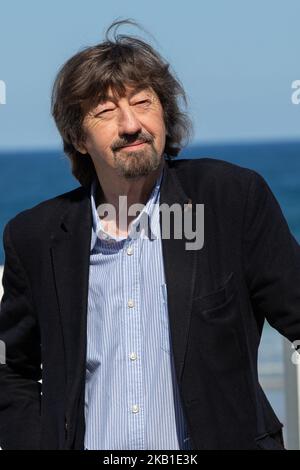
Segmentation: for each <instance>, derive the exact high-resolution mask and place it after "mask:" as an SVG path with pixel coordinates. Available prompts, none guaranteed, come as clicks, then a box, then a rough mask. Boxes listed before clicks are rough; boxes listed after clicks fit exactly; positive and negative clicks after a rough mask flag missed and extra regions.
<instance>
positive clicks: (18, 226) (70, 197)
mask: <svg viewBox="0 0 300 470" xmlns="http://www.w3.org/2000/svg"><path fill="white" fill-rule="evenodd" d="M88 194H89V190H88V188H85V187H83V186H79V187H77V188H75V189H73V190H71V191H68V192H65V193H62V194H59V195H57V196H55V197H53V198H51V199H46V200H45V201H42V202H40V203H39V204H36V205H35V206H33V207H31V208H28V209H26V210H23V211H21V212H19V213H18V214H17V215H16V216H14V217H13V218H11V219H10V220H9V221H8V222H7V223H6V225H5V227H4V235H3V236H4V237H5V233H6V232H8V230H9V232H10V234H11V237H12V239H13V241H15V242H16V243H17V244H18V241H19V240H21V239H23V241H24V239H25V240H26V238H28V237H30V238H31V239H34V238H40V237H41V236H42V235H43V234H46V233H48V232H49V230H50V229H51V227H53V224H57V222H58V221H59V220H60V217H61V214H63V213H64V212H65V211H66V210H68V207H70V206H71V205H74V204H76V203H78V202H79V201H81V200H82V199H84V198H85V197H87V196H88ZM26 236H27V237H26Z"/></svg>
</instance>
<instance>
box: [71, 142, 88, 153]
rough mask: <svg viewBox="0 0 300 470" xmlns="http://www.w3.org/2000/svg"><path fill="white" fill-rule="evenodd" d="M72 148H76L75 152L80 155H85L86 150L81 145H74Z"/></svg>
mask: <svg viewBox="0 0 300 470" xmlns="http://www.w3.org/2000/svg"><path fill="white" fill-rule="evenodd" d="M74 147H75V148H76V150H77V151H78V152H80V153H82V154H84V155H85V154H87V153H88V152H87V149H86V148H85V146H84V145H83V144H77V145H74Z"/></svg>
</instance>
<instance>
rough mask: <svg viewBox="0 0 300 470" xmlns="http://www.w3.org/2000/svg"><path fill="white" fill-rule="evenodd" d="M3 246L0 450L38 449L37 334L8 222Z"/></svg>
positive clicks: (34, 314)
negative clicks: (2, 352) (3, 353)
mask: <svg viewBox="0 0 300 470" xmlns="http://www.w3.org/2000/svg"><path fill="white" fill-rule="evenodd" d="M3 245H4V251H5V264H4V272H3V279H2V284H3V291H4V293H3V297H2V300H1V306H0V340H1V347H2V351H4V352H5V355H4V359H3V355H2V360H1V364H0V446H1V447H2V449H38V448H39V441H40V395H41V384H40V383H39V380H40V379H41V353H40V334H39V328H38V322H37V317H36V313H35V311H34V307H33V302H32V297H31V292H30V285H29V282H28V278H27V275H26V272H25V270H24V267H23V266H22V264H21V260H20V258H19V256H18V254H17V252H16V249H15V247H14V245H13V241H12V235H11V222H9V223H8V224H7V225H6V226H5V229H4V234H3ZM33 256H34V254H33Z"/></svg>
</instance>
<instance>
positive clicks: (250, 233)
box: [243, 171, 300, 341]
mask: <svg viewBox="0 0 300 470" xmlns="http://www.w3.org/2000/svg"><path fill="white" fill-rule="evenodd" d="M251 173H252V176H251V182H250V185H249V190H248V200H247V204H246V210H245V217H244V235H243V257H244V269H245V275H246V281H247V285H248V289H249V292H250V298H251V303H252V307H253V309H254V312H255V313H256V314H257V315H262V316H263V317H265V318H266V319H267V320H268V322H269V323H270V325H272V326H273V327H274V328H275V329H276V330H278V331H279V332H280V333H281V334H282V335H283V336H285V337H286V338H288V339H289V340H290V341H294V340H297V339H298V340H299V339H300V246H299V244H298V242H297V241H296V239H295V238H294V236H293V235H292V233H291V232H290V230H289V227H288V224H287V222H286V220H285V218H284V216H283V213H282V210H281V208H280V206H279V204H278V202H277V200H276V199H275V197H274V195H273V193H272V191H271V189H270V188H269V186H268V184H267V183H266V181H265V180H264V178H263V177H262V176H260V175H259V174H258V173H256V172H254V171H253V172H251Z"/></svg>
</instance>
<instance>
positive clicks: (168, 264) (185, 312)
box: [160, 163, 197, 382]
mask: <svg viewBox="0 0 300 470" xmlns="http://www.w3.org/2000/svg"><path fill="white" fill-rule="evenodd" d="M170 165H171V163H170ZM164 203H165V204H167V205H168V206H169V207H170V206H172V205H173V204H179V205H180V207H181V214H183V213H184V209H187V210H191V211H192V220H193V227H194V226H195V214H196V212H195V206H194V205H193V203H192V200H191V199H190V198H189V197H188V196H187V195H186V194H185V192H184V190H183V188H182V185H181V183H180V181H179V179H178V177H177V175H176V173H175V169H174V168H172V166H168V164H166V167H165V175H164V180H163V182H162V186H161V194H160V204H164ZM189 208H191V209H189ZM171 220H172V219H171ZM170 225H171V230H170V238H169V239H167V238H162V251H163V259H164V269H165V276H166V284H167V291H168V311H169V324H170V330H171V338H172V345H173V354H174V363H175V367H176V371H177V377H178V381H179V382H181V377H182V372H183V365H184V358H185V352H186V348H187V340H188V331H189V323H190V315H191V306H192V297H193V291H194V285H195V276H196V259H197V258H196V251H195V250H187V249H186V243H187V242H189V240H187V239H186V238H185V237H184V230H183V226H182V227H181V228H182V233H183V236H182V237H181V238H179V239H177V238H176V237H175V234H174V230H172V229H173V227H172V223H171V224H170ZM160 226H161V229H162V227H163V220H162V211H161V212H160Z"/></svg>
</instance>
